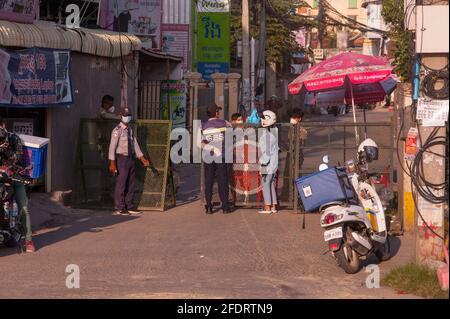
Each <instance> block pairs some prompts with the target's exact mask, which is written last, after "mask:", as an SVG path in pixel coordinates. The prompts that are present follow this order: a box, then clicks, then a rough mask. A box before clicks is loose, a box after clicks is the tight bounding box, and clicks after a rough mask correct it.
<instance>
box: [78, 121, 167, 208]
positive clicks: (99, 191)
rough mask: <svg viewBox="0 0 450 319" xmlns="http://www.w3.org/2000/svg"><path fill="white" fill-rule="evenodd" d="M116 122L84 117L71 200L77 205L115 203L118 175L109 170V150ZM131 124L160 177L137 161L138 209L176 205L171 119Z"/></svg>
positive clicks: (107, 204) (106, 204) (91, 205)
mask: <svg viewBox="0 0 450 319" xmlns="http://www.w3.org/2000/svg"><path fill="white" fill-rule="evenodd" d="M117 124H118V122H116V121H108V120H98V119H81V121H80V131H79V141H78V151H77V164H76V167H77V170H76V174H75V176H76V181H75V189H74V194H73V195H74V196H73V200H72V204H73V206H74V207H77V208H88V209H112V208H113V207H114V182H115V181H114V179H115V178H114V177H112V176H111V175H110V173H109V171H108V150H109V144H110V140H111V132H112V130H113V129H114V127H116V126H117ZM132 127H133V130H134V132H135V136H136V138H137V140H138V142H139V145H140V146H141V149H142V152H143V153H144V155H145V157H146V158H148V159H150V160H151V161H152V163H153V165H154V166H155V168H156V169H157V170H158V171H159V173H160V176H159V177H153V174H152V172H151V170H146V169H144V168H143V166H142V165H140V163H136V178H137V183H136V193H135V202H136V203H137V204H138V209H140V210H164V209H165V208H167V207H168V206H172V205H175V194H174V189H173V179H172V178H171V176H170V175H169V173H170V171H169V160H170V159H169V154H170V153H169V152H170V132H171V121H163V120H138V121H137V122H135V123H133V124H132ZM168 186H169V187H168Z"/></svg>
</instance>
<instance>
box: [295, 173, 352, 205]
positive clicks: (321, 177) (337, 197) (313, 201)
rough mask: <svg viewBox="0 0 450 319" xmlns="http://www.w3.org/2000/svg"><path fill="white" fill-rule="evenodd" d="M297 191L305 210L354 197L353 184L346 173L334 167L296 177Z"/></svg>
mask: <svg viewBox="0 0 450 319" xmlns="http://www.w3.org/2000/svg"><path fill="white" fill-rule="evenodd" d="M295 184H296V186H297V191H298V194H299V196H300V199H301V201H302V204H303V208H304V209H305V211H307V212H312V211H315V210H318V209H319V208H320V206H322V205H324V204H326V203H329V202H333V201H346V200H347V199H351V198H353V197H354V190H353V186H352V185H351V183H350V181H349V179H348V176H347V173H346V172H345V171H342V170H339V169H337V168H335V167H333V168H329V169H326V170H323V171H321V172H317V173H313V174H310V175H307V176H303V177H300V178H298V179H297V180H296V181H295Z"/></svg>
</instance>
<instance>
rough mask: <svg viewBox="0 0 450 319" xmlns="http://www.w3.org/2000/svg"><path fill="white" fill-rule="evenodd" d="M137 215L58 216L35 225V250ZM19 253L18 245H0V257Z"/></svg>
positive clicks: (93, 214) (89, 213) (88, 213)
mask: <svg viewBox="0 0 450 319" xmlns="http://www.w3.org/2000/svg"><path fill="white" fill-rule="evenodd" d="M136 218H139V217H134V216H115V215H112V213H109V212H108V213H107V212H87V213H85V214H84V215H76V216H72V217H70V216H63V218H61V216H59V218H58V217H57V218H55V219H52V220H48V221H46V222H45V223H44V225H40V227H35V228H34V229H35V230H36V229H39V233H38V234H35V235H33V243H34V245H35V247H36V251H39V250H40V249H42V248H45V247H48V246H51V245H53V244H55V243H58V242H62V241H65V240H67V239H69V238H71V237H74V236H78V235H80V234H82V233H99V232H102V231H104V230H106V229H110V228H111V227H112V226H114V225H116V224H119V223H124V222H128V221H131V220H133V219H136ZM18 253H21V249H20V247H15V248H5V247H4V246H1V247H0V257H4V256H9V255H14V254H18Z"/></svg>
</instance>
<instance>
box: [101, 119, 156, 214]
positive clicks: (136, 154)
mask: <svg viewBox="0 0 450 319" xmlns="http://www.w3.org/2000/svg"><path fill="white" fill-rule="evenodd" d="M131 119H132V116H131V113H129V112H127V111H122V112H121V122H120V124H119V125H117V126H116V127H115V128H114V129H113V131H112V133H111V143H110V145H109V156H108V157H109V161H110V164H109V171H110V172H111V173H112V174H115V175H116V176H117V180H116V187H115V192H114V200H115V209H116V210H115V211H114V214H115V215H137V214H140V213H141V212H139V211H136V210H134V204H133V198H134V189H135V186H136V167H135V166H136V165H135V160H136V158H138V159H139V160H140V161H141V162H142V165H144V167H145V168H147V167H151V169H152V171H153V175H154V176H157V175H158V171H157V170H156V169H155V168H154V167H153V165H151V163H150V162H149V161H148V160H147V159H146V158H145V157H144V154H143V153H142V151H141V148H140V147H139V144H138V141H137V140H136V137H135V136H134V132H133V130H132V128H131V126H130V122H131Z"/></svg>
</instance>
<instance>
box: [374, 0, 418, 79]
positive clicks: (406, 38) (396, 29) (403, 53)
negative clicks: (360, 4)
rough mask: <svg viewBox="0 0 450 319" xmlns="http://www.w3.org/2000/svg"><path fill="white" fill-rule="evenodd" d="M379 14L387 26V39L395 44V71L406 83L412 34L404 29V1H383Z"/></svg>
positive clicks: (411, 55) (411, 47) (409, 70)
mask: <svg viewBox="0 0 450 319" xmlns="http://www.w3.org/2000/svg"><path fill="white" fill-rule="evenodd" d="M381 14H382V16H383V19H384V21H385V22H386V23H387V24H388V26H389V37H390V38H391V40H392V41H394V42H395V51H394V62H393V65H394V66H395V71H396V73H397V74H398V75H399V76H400V78H401V80H402V81H403V82H407V81H409V80H410V79H411V68H412V58H413V47H414V42H413V33H412V32H411V31H409V30H407V28H405V11H404V1H403V0H384V1H383V8H382V11H381Z"/></svg>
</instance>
